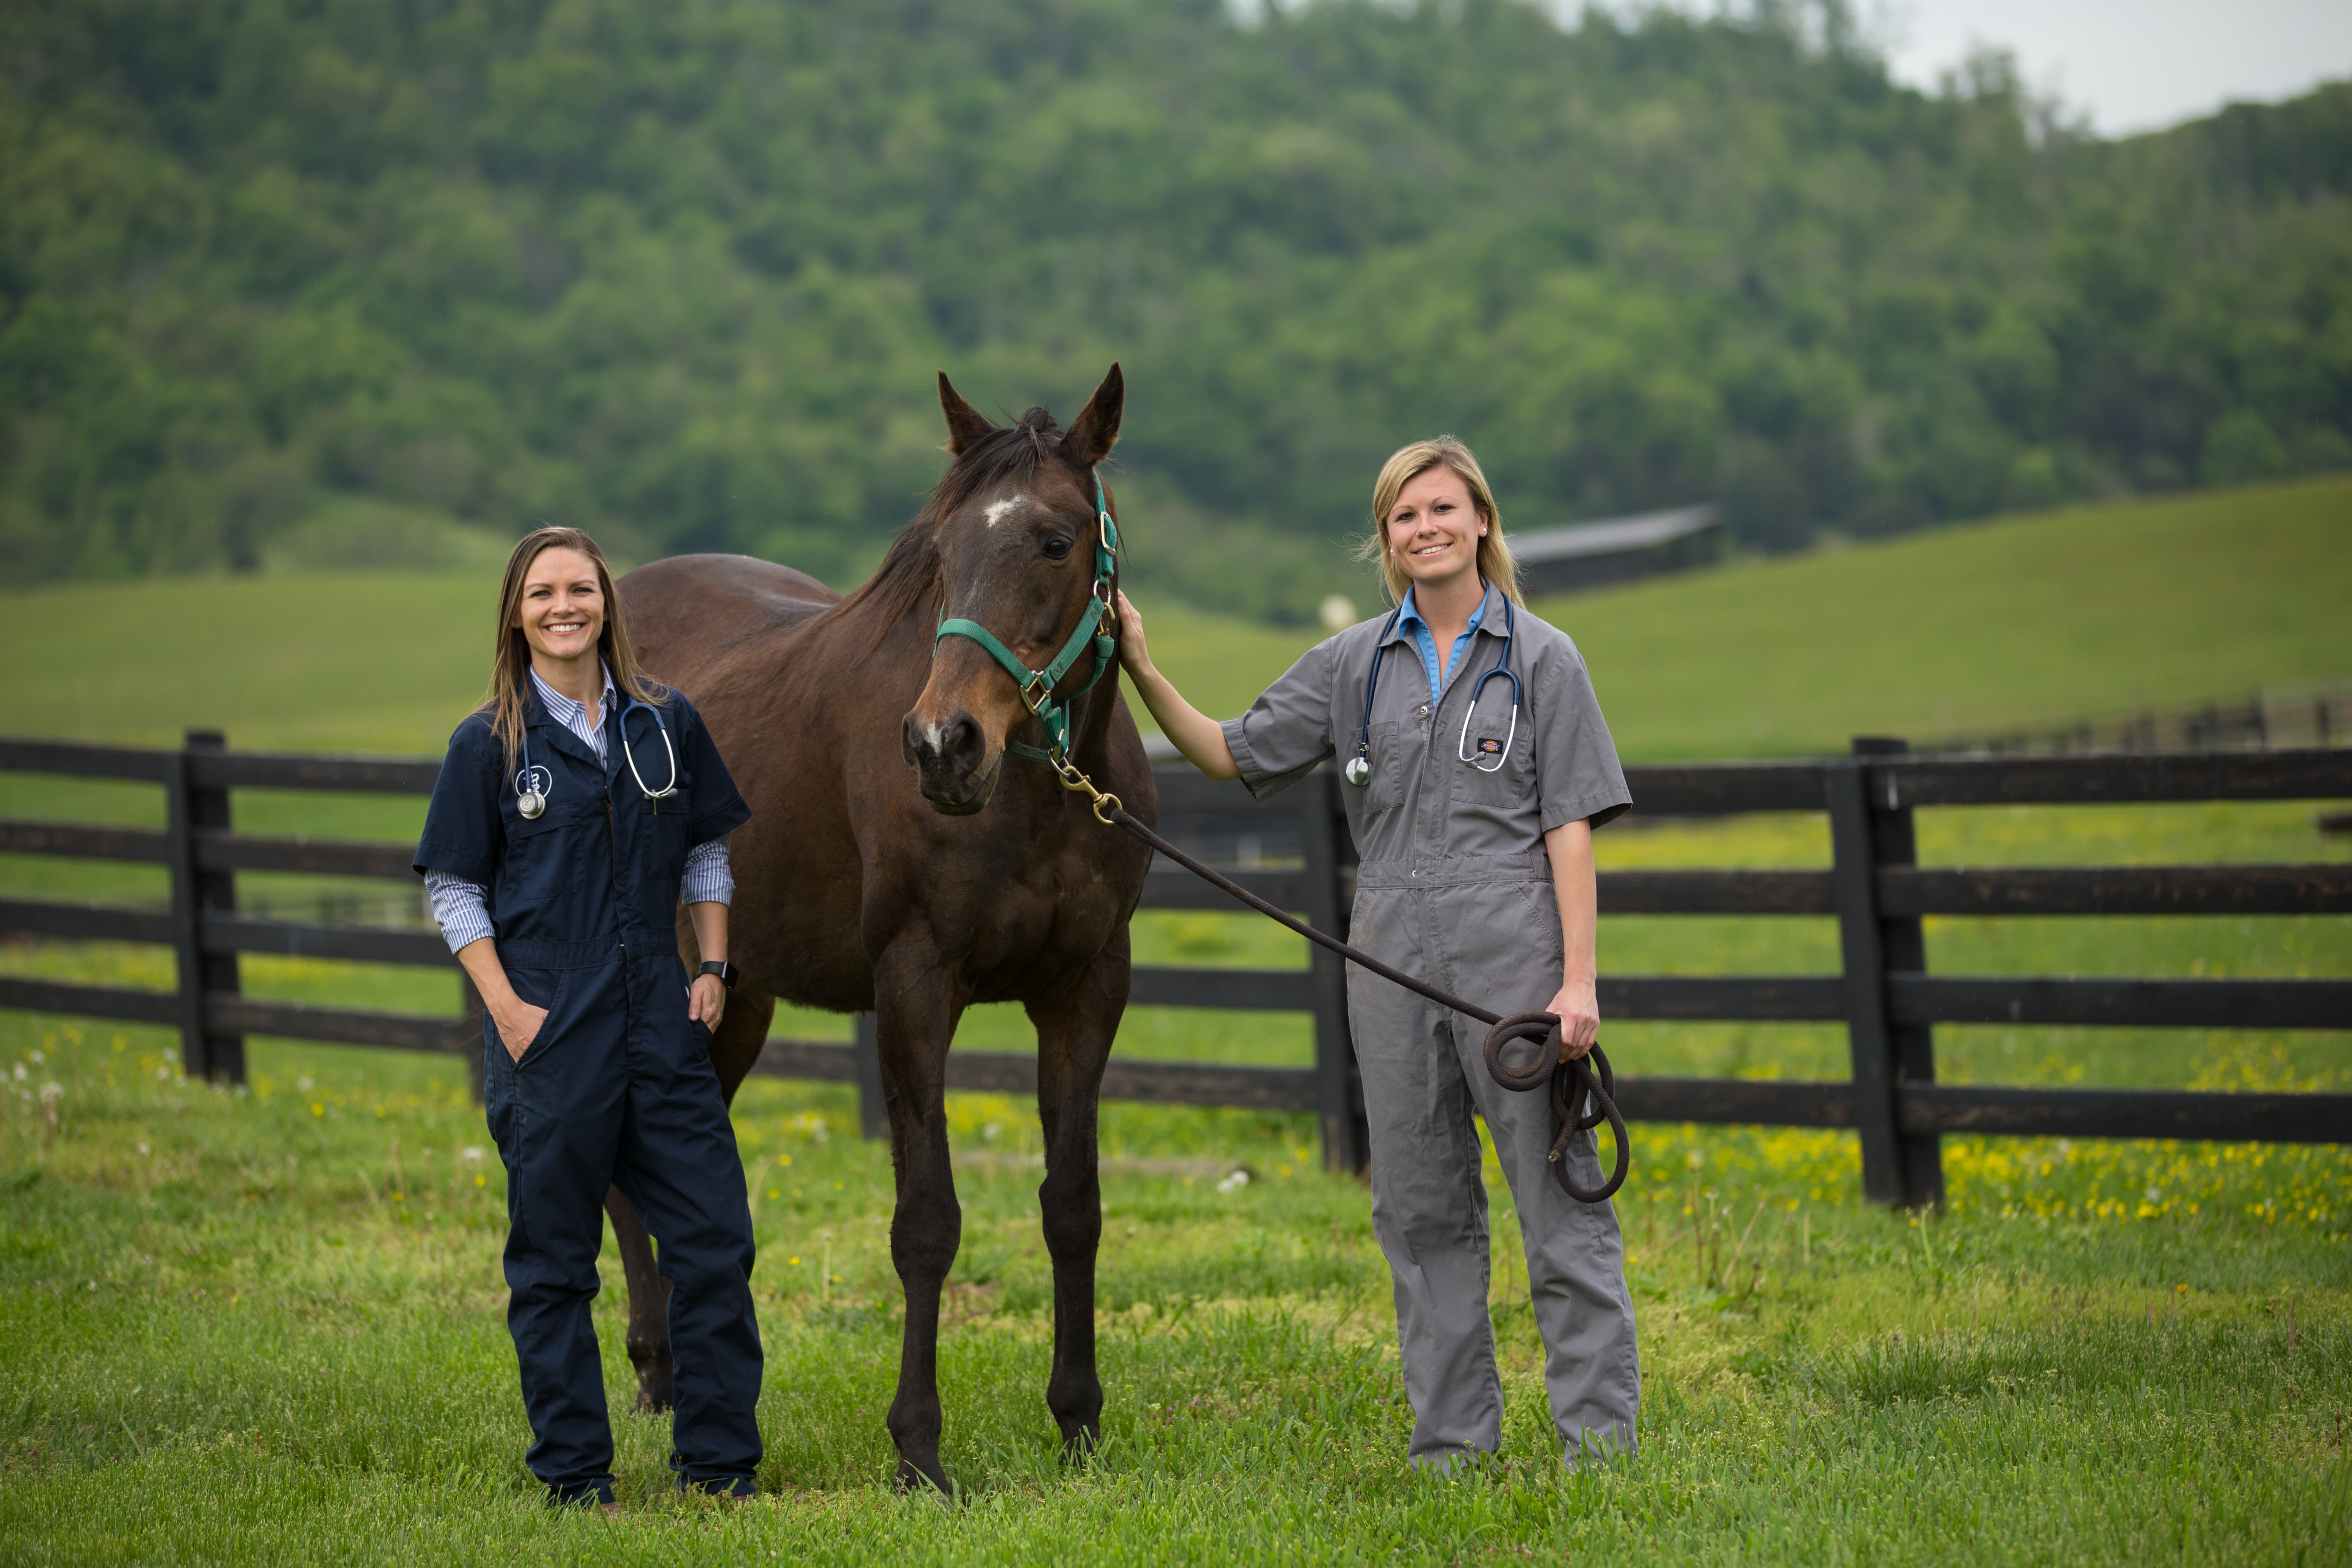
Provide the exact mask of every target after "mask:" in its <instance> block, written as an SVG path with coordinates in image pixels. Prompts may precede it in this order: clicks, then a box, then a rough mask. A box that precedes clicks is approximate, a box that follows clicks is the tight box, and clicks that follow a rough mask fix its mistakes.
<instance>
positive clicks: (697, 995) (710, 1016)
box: [686, 974, 727, 1029]
mask: <svg viewBox="0 0 2352 1568" xmlns="http://www.w3.org/2000/svg"><path fill="white" fill-rule="evenodd" d="M726 1011H727V987H726V986H724V985H722V984H719V976H717V975H716V974H698V975H696V976H695V977H694V984H691V985H689V986H688V987H687V988H686V1016H688V1018H690V1019H692V1020H693V1021H694V1022H696V1023H698V1024H700V1025H702V1026H704V1027H705V1028H710V1029H715V1028H717V1027H719V1018H720V1017H721V1016H724V1015H725V1014H726Z"/></svg>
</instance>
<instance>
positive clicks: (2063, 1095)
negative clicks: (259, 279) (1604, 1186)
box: [0, 732, 2352, 1205]
mask: <svg viewBox="0 0 2352 1568" xmlns="http://www.w3.org/2000/svg"><path fill="white" fill-rule="evenodd" d="M1855 753H1856V754H1855V755H1853V756H1852V757H1844V758H1834V759H1830V760H1826V761H1819V762H1795V763H1735V764H1727V765H1701V766H1687V767H1656V768H1637V769H1633V770H1631V771H1630V772H1629V774H1628V778H1629V781H1630V782H1631V784H1632V786H1633V796H1634V800H1635V802H1636V809H1637V811H1639V812H1641V813H1642V814H1643V815H1646V816H1685V817H1700V816H1731V815H1736V814H1740V813H1748V812H1825V813H1827V815H1828V817H1829V826H1830V836H1831V843H1832V866H1831V868H1829V869H1827V870H1766V871H1713V870H1694V871H1616V872H1608V873H1604V874H1603V875H1602V877H1601V911H1602V913H1603V914H1604V915H1633V914H1639V915H1757V916H1768V915H1811V916H1830V917H1834V918H1835V919H1836V920H1837V921H1838V927H1839V932H1840V937H1841V946H1842V952H1843V964H1842V971H1841V973H1835V974H1821V975H1769V976H1741V975H1717V976H1704V977H1700V976H1680V975H1675V976H1650V975H1609V976H1605V977H1604V978H1603V979H1602V981H1601V1013H1602V1016H1604V1017H1606V1018H1612V1019H1687V1020H1762V1021H1774V1022H1811V1021H1820V1022H1836V1023H1843V1025H1844V1026H1845V1027H1846V1031H1847V1035H1848V1038H1849V1040H1850V1043H1851V1047H1852V1061H1853V1068H1852V1077H1851V1079H1849V1080H1846V1081H1828V1082H1788V1081H1769V1082H1759V1081H1753V1080H1743V1079H1685V1078H1627V1079H1620V1080H1619V1086H1618V1088H1619V1095H1618V1098H1619V1100H1620V1102H1621V1103H1622V1106H1623V1107H1624V1110H1625V1111H1626V1114H1627V1115H1628V1116H1629V1117H1631V1118H1633V1119H1634V1120H1637V1121H1705V1122H1759V1123H1768V1124H1778V1125H1785V1126H1806V1127H1852V1128H1853V1129H1855V1130H1856V1131H1857V1132H1858V1133H1859V1134H1860V1138H1861V1143H1862V1155H1863V1182H1864V1189H1865V1191H1866V1193H1867V1194H1868V1195H1869V1196H1870V1197H1872V1198H1873V1199H1875V1200H1878V1201H1881V1202H1886V1203H1896V1204H1909V1205H1923V1204H1932V1203H1934V1202H1936V1201H1937V1199H1939V1198H1940V1197H1941V1195H1942V1192H1943V1173H1942V1164H1941V1157H1940V1153H1939V1143H1938V1140H1939V1138H1940V1135H1941V1134H1943V1133H1946V1132H1977V1133H2012V1134H2070V1135H2073V1136H2076V1137H2154V1138H2216V1139H2267V1140H2276V1141H2289V1142H2352V1095H2323V1094H2211V1093H2187V1092H2172V1091H2162V1090H2147V1089H2043V1088H2031V1089H2021V1088H2001V1087H1990V1086H1958V1085H1949V1084H1938V1083H1937V1081H1936V1063H1935V1048H1934V1036H1933V1027H1934V1026H1935V1025H1937V1024H1948V1023H1986V1024H2017V1025H2054V1026H2124V1027H2137V1028H2151V1027H2157V1028H2161V1027H2179V1028H2196V1029H2216V1028H2249V1029H2282V1028H2292V1029H2347V1028H2352V980H2347V979H2326V980H2309V979H2298V980H2272V979H2263V980H2146V979H2131V978H2098V979H2083V978H2042V977H2030V976H2026V977H2012V976H1958V975H1933V974H1929V973H1927V953H1926V944H1925V941H1924V938H1923V936H1922V932H1921V924H1920V922H1921V920H1922V919H1923V917H1926V916H1928V915H1969V916H2002V915H2152V914H2168V915H2169V914H2182V915H2251V914H2318V913H2346V912H2352V865H2343V864H2310V865H2286V866H2242V865H2228V866H2132V867H2082V868H2053V867H2001V868H1924V867H1920V866H1918V865H1916V863H1915V862H1916V855H1915V852H1914V843H1913V827H1912V814H1913V812H1914V811H1915V810H1916V808H1919V807H1923V806H1930V807H1932V806H1958V805H2117V804H2135V803H2150V802H2162V801H2209V800H2279V799H2312V800H2340V799H2344V798H2347V797H2352V751H2347V750H2343V749H2322V750H2312V751H2301V752H2261V753H2249V754H2207V755H2179V754H2166V755H2107V756H2055V757H2011V758H1972V759H1948V758H1937V757H1913V756H1910V755H1908V754H1906V752H1905V751H1904V748H1903V744H1902V742H1893V741H1858V742H1855ZM437 768H438V764H437V763H431V762H417V761H405V760H396V759H387V760H375V759H364V758H348V757H312V756H277V755H265V754H259V753H247V752H229V751H227V750H226V749H225V747H224V745H223V743H222V740H221V737H220V736H218V735H216V734H208V733H199V732H192V733H191V734H190V735H189V737H188V743H187V744H186V746H185V747H184V748H183V749H181V750H179V751H144V750H132V749H128V748H121V747H111V746H89V745H76V744H70V743H62V742H47V741H26V740H0V772H10V771H13V772H32V773H51V774H67V775H71V776H77V777H83V778H102V779H127V780H135V781H141V782H144V783H149V784H157V785H160V786H162V787H163V793H164V796H165V801H166V804H167V811H166V822H165V826H164V827H163V829H161V830H160V831H159V830H155V829H131V828H116V827H100V826H86V825H81V824H72V823H61V822H46V821H41V822H36V821H0V852H5V853H15V854H36V855H57V856H71V857H82V858H97V859H107V860H127V861H144V862H149V863H154V864H161V865H163V866H165V867H166V868H169V871H170V877H171V888H172V898H171V903H170V907H169V908H168V909H159V910H147V909H135V908H121V907H103V906H90V905H80V904H66V903H59V902H54V901H31V900H0V931H15V932H23V933H30V934H35V935H43V936H50V937H62V938H69V939H97V940H111V941H125V942H154V943H160V944H164V945H168V946H170V947H171V948H173V951H174V952H175V954H176V956H177V973H178V975H179V984H178V985H177V987H176V988H175V989H174V990H172V991H168V992H157V991H134V990H126V989H121V988H114V987H103V986H94V985H86V984H67V983H61V982H52V981H42V980H32V979H22V978H14V977H0V1007H10V1008H19V1009H27V1010H34V1011H40V1012H49V1013H62V1014H69V1015H80V1016H97V1017H108V1018H122V1019H131V1020H136V1021H139V1022H143V1023H152V1024H163V1025H167V1026H173V1027H176V1028H177V1029H179V1031H180V1033H181V1038H182V1041H183V1052H184V1062H185V1064H186V1067H187V1070H188V1071H189V1072H191V1073H200V1074H203V1075H205V1076H206V1077H209V1078H213V1079H226V1080H232V1081H234V1080H239V1079H242V1078H243V1076H244V1071H245V1037H246V1036H247V1034H268V1035H277V1036H285V1037H296V1038H302V1039H315V1040H331V1041H337V1042H341V1043H344V1044H350V1045H362V1046H383V1047H394V1048H399V1049H409V1050H427V1051H446V1052H459V1053H463V1054H466V1055H467V1056H468V1057H470V1058H474V1059H475V1060H476V1061H477V1062H478V1048H479V1046H478V1042H479V1038H480V1037H479V1034H478V1023H477V1022H475V1021H472V1020H467V1021H463V1022H459V1021H453V1020H450V1019H446V1018H428V1017H421V1016H404V1015H397V1014H386V1013H368V1012H356V1011H348V1010H342V1009H336V1008H330V1007H320V1006H314V1005H308V1004H301V1003H293V1002H278V1001H265V1000H261V999H259V998H254V997H247V996H245V995H243V994H241V993H240V989H239V985H238V975H237V959H238V955H239V954H241V953H247V952H268V953H285V954H299V955H303V956H309V957H316V958H328V959H349V960H362V961H371V962H376V963H415V964H426V965H446V966H449V967H450V968H451V969H452V971H453V973H454V972H455V963H454V961H453V960H452V959H451V958H450V956H449V954H448V952H447V951H446V948H445V947H444V945H443V943H442V942H441V940H440V937H439V936H438V934H437V933H436V932H434V931H430V930H424V929H419V930H413V931H398V930H390V929H383V928H368V927H361V926H349V925H327V924H319V923H309V922H302V921H283V920H272V919H261V918H256V917H254V916H253V915H250V914H241V913H239V912H238V909H237V899H236V873H238V872H240V871H269V872H295V873H305V874H312V875H326V876H341V877H381V878H392V879H409V878H410V877H411V872H410V870H409V857H410V848H409V847H408V846H406V845H379V844H355V843H344V842H332V841H319V840H312V839H307V838H299V837H298V838H271V837H257V836H253V835H247V834H239V833H237V832H236V831H234V830H233V828H232V826H231V816H230V807H229V803H230V799H231V795H232V792H233V791H235V790H236V789H239V788H260V789H274V790H298V791H299V790H322V791H362V792H373V793H387V794H398V795H423V794H425V793H426V792H428V791H430V789H431V788H432V785H433V781H434V777H435V775H436V772H437ZM1344 787H1345V786H1343V785H1341V784H1339V782H1338V781H1337V779H1336V778H1335V777H1334V776H1333V775H1332V774H1331V773H1329V772H1328V770H1326V771H1325V772H1323V773H1318V774H1317V775H1315V776H1313V777H1310V778H1309V779H1307V781H1305V782H1304V783H1303V784H1300V785H1299V786H1297V788H1294V789H1293V790H1291V791H1290V792H1289V793H1288V794H1286V795H1283V796H1282V797H1280V798H1279V799H1277V800H1276V801H1273V802H1271V803H1268V804H1266V805H1256V804H1255V803H1253V802H1251V801H1250V800H1249V799H1248V797H1247V796H1246V795H1245V794H1244V793H1243V792H1242V790H1241V789H1240V787H1239V786H1238V785H1235V784H1206V783H1204V782H1202V780H1200V779H1199V778H1197V777H1195V776H1193V775H1192V774H1191V773H1162V774H1161V775H1160V812H1161V819H1162V826H1163V831H1166V832H1167V833H1168V834H1169V836H1170V837H1171V838H1174V839H1176V840H1177V841H1178V842H1181V843H1187V844H1189V845H1190V846H1192V847H1196V848H1197V849H1198V850H1200V851H1201V852H1202V853H1204V854H1206V855H1208V856H1210V857H1211V858H1215V859H1217V860H1219V861H1221V862H1223V864H1225V865H1226V866H1228V867H1229V868H1233V869H1234V873H1235V875H1236V877H1237V879H1239V880H1241V881H1242V882H1243V883H1244V885H1247V886H1249V887H1251V888H1252V889H1254V890H1255V891H1257V892H1259V893H1260V894H1262V895H1263V896H1265V897H1266V898H1268V899H1270V900H1274V901H1275V902H1276V903H1279V904H1281V905H1283V906H1284V907H1286V908H1288V909H1291V910H1297V911H1299V912H1301V913H1303V914H1304V915H1306V916H1307V918H1308V919H1309V920H1311V921H1313V922H1314V923H1316V924H1317V925H1318V926H1321V927H1324V928H1326V929H1330V930H1336V931H1340V932H1342V933H1343V934H1344V932H1345V931H1346V927H1347V912H1348V909H1349V903H1350V901H1351V884H1352V881H1353V876H1354V870H1353V851H1352V849H1351V847H1350V846H1349V840H1348V836H1347V832H1346V827H1345V824H1344V821H1343V819H1342V817H1341V816H1340V810H1339V804H1340V803H1339V791H1340V790H1341V789H1342V788H1344ZM1143 903H1144V907H1145V908H1147V909H1160V910H1222V909H1225V908H1228V907H1230V906H1229V905H1227V904H1226V903H1225V902H1224V900H1223V899H1222V897H1221V895H1219V894H1218V893H1216V892H1215V891H1214V890H1213V889H1210V888H1207V887H1205V886H1203V885H1202V884H1200V883H1199V882H1197V881H1195V880H1193V879H1192V878H1191V877H1190V876H1188V875H1187V874H1186V873H1184V872H1183V871H1181V869H1178V868H1172V867H1155V868H1154V869H1153V871H1152V873H1151V876H1150V879H1149V881H1148V883H1147V884H1146V891H1145V893H1144V899H1143ZM1344 998H1345V985H1344V976H1343V974H1342V973H1341V966H1340V963H1339V961H1338V960H1336V959H1333V958H1331V957H1330V956H1329V955H1328V954H1326V953H1324V952H1321V951H1319V950H1317V951H1315V952H1313V954H1312V956H1311V960H1310V964H1309V967H1308V968H1307V969H1304V970H1234V969H1192V968H1155V967H1150V966H1144V967H1139V968H1138V969H1137V970H1136V972H1135V983H1134V990H1133V993H1132V1001H1133V1002H1134V1003H1135V1004H1136V1005H1152V1006H1173V1007H1224V1008H1241V1009H1250V1010H1258V1011H1277V1012H1295V1013H1306V1014H1308V1015H1310V1016H1312V1018H1313V1020H1314V1026H1315V1043H1316V1065H1315V1066H1314V1067H1312V1068H1246V1067H1227V1066H1221V1065H1212V1064H1207V1063H1187V1062H1169V1061H1140V1060H1134V1059H1129V1058H1117V1057H1114V1058H1113V1059H1112V1062H1111V1066H1110V1068H1109V1071H1108V1076H1107V1078H1106V1081H1105V1084H1104V1092H1105V1093H1106V1094H1107V1095H1108V1096H1110V1097H1111V1098H1114V1099H1129V1100H1158V1101H1163V1102H1173V1103H1181V1104H1195V1105H1231V1106H1244V1107H1258V1108H1265V1109H1273V1110H1306V1111H1312V1112H1315V1113H1317V1114H1318V1116H1319V1117H1320V1118H1321V1121H1322V1123H1323V1128H1324V1132H1325V1149H1326V1157H1327V1159H1328V1162H1329V1163H1331V1164H1333V1165H1334V1166H1336V1167H1339V1168H1346V1169H1360V1168H1361V1166H1362V1164H1363V1162H1364V1158H1365V1138H1364V1130H1363V1114H1362V1107H1361V1103H1360V1095H1359V1091H1358V1089H1357V1086H1356V1080H1355V1072H1354V1062H1353V1055H1352V1052H1351V1050H1350V1047H1349V1043H1348V1033H1347V1013H1346V1006H1345V999H1344ZM857 1034H858V1040H857V1043H856V1045H850V1046H842V1045H829V1044H821V1043H816V1042H810V1041H795V1040H785V1039H774V1040H771V1041H770V1042H769V1045H768V1049H767V1052H766V1054H765V1056H764V1057H763V1058H762V1059H761V1064H760V1070H761V1071H763V1072H768V1073H774V1074H778V1075H782V1076H785V1077H795V1078H814V1079H836V1080H843V1081H851V1082H856V1083H857V1084H859V1086H860V1088H861V1090H862V1093H861V1096H860V1100H861V1114H862V1116H863V1118H864V1120H865V1122H866V1128H867V1130H868V1131H875V1130H876V1129H877V1125H878V1117H879V1114H880V1107H881V1095H880V1078H879V1066H878V1062H877V1058H876V1055H875V1052H874V1048H873V1035H872V1028H871V1021H870V1019H868V1018H861V1019H860V1020H859V1028H858V1031H857ZM948 1080H949V1083H950V1086H952V1087H955V1088H959V1089H999V1090H1006V1091H1012V1092H1027V1091H1029V1090H1031V1089H1034V1083H1035V1064H1034V1058H1030V1057H1027V1056H1024V1055H1017V1054H1012V1053H982V1052H966V1051H957V1052H954V1053H952V1054H950V1057H949V1071H948Z"/></svg>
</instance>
